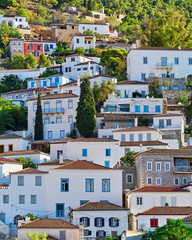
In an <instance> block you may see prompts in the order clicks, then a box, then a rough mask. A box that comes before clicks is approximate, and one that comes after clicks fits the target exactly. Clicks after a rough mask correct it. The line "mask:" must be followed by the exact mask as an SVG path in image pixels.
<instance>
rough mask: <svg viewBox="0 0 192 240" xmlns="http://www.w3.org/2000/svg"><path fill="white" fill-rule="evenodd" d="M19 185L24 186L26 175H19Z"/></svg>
mask: <svg viewBox="0 0 192 240" xmlns="http://www.w3.org/2000/svg"><path fill="white" fill-rule="evenodd" d="M21 179H22V180H21ZM18 186H24V177H23V176H18Z"/></svg>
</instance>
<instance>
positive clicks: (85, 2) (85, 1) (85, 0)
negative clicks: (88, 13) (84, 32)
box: [83, 0, 87, 8]
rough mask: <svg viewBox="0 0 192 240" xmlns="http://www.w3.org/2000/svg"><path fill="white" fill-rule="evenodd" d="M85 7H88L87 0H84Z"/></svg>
mask: <svg viewBox="0 0 192 240" xmlns="http://www.w3.org/2000/svg"><path fill="white" fill-rule="evenodd" d="M83 7H85V8H87V0H84V1H83Z"/></svg>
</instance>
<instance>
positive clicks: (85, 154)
mask: <svg viewBox="0 0 192 240" xmlns="http://www.w3.org/2000/svg"><path fill="white" fill-rule="evenodd" d="M82 157H87V149H86V148H84V149H82Z"/></svg>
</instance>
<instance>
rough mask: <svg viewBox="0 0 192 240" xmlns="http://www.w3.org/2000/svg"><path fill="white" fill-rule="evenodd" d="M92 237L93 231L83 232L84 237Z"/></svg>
mask: <svg viewBox="0 0 192 240" xmlns="http://www.w3.org/2000/svg"><path fill="white" fill-rule="evenodd" d="M91 235H92V231H89V230H83V236H91Z"/></svg>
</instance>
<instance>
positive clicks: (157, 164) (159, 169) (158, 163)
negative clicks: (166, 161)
mask: <svg viewBox="0 0 192 240" xmlns="http://www.w3.org/2000/svg"><path fill="white" fill-rule="evenodd" d="M158 166H159V167H158ZM156 171H158V172H159V171H161V162H156Z"/></svg>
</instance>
